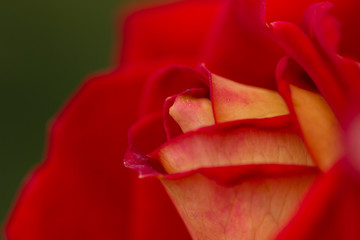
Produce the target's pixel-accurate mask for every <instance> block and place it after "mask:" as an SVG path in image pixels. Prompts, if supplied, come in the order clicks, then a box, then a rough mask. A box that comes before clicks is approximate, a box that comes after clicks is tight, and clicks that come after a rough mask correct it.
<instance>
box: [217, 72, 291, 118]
mask: <svg viewBox="0 0 360 240" xmlns="http://www.w3.org/2000/svg"><path fill="white" fill-rule="evenodd" d="M211 76H212V79H211V100H212V103H213V107H214V114H215V120H216V122H226V121H233V120H239V119H249V118H268V117H274V116H280V115H285V114H288V113H289V111H288V109H287V107H286V104H285V102H284V101H283V99H282V98H281V96H280V95H279V94H278V93H277V92H275V91H272V90H269V89H264V88H258V87H253V86H248V85H245V84H240V83H237V82H234V81H231V80H229V79H226V78H223V77H220V76H218V75H215V74H212V75H211Z"/></svg>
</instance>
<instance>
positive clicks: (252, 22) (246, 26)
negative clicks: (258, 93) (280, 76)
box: [204, 0, 283, 89]
mask: <svg viewBox="0 0 360 240" xmlns="http://www.w3.org/2000/svg"><path fill="white" fill-rule="evenodd" d="M220 10H221V11H220V12H219V14H218V16H217V19H215V20H216V21H215V22H214V26H213V28H212V32H211V33H212V34H211V35H210V36H209V38H208V39H207V41H208V42H207V43H206V44H207V45H205V47H206V48H205V52H204V62H205V63H206V66H207V67H208V68H209V69H210V71H211V72H213V73H215V74H217V75H220V76H223V77H225V78H228V79H231V80H234V81H237V82H241V83H245V84H248V85H254V86H259V87H264V88H270V89H276V83H275V78H274V69H275V66H276V63H277V61H278V60H279V58H280V57H281V55H282V54H283V51H282V50H281V49H280V48H279V47H278V46H277V44H276V43H275V42H274V41H273V38H272V36H271V34H270V33H269V31H268V29H267V28H266V26H265V19H264V14H265V1H264V0H244V1H236V0H230V1H224V4H223V6H222V8H221V9H220ZM259 69H261V71H259Z"/></svg>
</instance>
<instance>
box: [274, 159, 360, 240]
mask: <svg viewBox="0 0 360 240" xmlns="http://www.w3.org/2000/svg"><path fill="white" fill-rule="evenodd" d="M359 202H360V179H359V172H355V171H354V169H353V166H350V165H349V164H348V162H347V160H345V161H341V162H340V163H338V164H337V165H335V166H334V167H333V168H332V169H331V170H330V171H329V172H328V173H326V174H324V175H323V176H322V177H321V178H320V179H319V180H318V181H317V182H316V183H315V185H314V186H313V187H312V188H311V189H310V191H309V192H308V194H307V196H306V198H305V200H304V202H303V203H302V205H301V207H300V209H299V210H298V212H297V214H296V216H295V217H294V218H293V219H292V220H291V222H290V223H289V224H288V225H287V226H286V227H285V228H284V230H283V231H282V232H281V233H280V234H279V236H278V237H277V239H278V240H282V239H284V240H287V239H294V240H303V239H308V240H317V239H329V240H335V239H343V240H353V239H360V229H359V221H360V205H359Z"/></svg>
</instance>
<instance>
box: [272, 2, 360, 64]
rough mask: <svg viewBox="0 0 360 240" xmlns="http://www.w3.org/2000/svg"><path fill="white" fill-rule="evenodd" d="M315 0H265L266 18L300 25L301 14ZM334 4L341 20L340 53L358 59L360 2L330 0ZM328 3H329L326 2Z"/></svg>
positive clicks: (334, 12) (335, 14)
mask: <svg viewBox="0 0 360 240" xmlns="http://www.w3.org/2000/svg"><path fill="white" fill-rule="evenodd" d="M317 2H319V1H316V0H296V1H283V0H267V1H266V20H267V22H273V21H289V22H292V23H294V24H296V25H298V26H301V24H302V20H303V14H304V12H305V11H306V9H308V7H309V6H310V5H312V4H313V3H317ZM330 2H332V3H333V4H334V10H333V14H334V16H335V17H336V18H337V19H339V20H340V22H341V32H342V36H341V41H340V44H339V48H340V49H339V51H340V54H341V55H343V56H346V57H350V58H352V59H354V58H355V59H356V60H358V61H359V60H360V46H359V41H360V33H359V31H358V26H359V25H360V18H359V11H360V2H359V1H357V0H331V1H330ZM326 4H329V3H326Z"/></svg>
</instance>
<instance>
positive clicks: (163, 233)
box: [6, 66, 188, 240]
mask: <svg viewBox="0 0 360 240" xmlns="http://www.w3.org/2000/svg"><path fill="white" fill-rule="evenodd" d="M148 72H149V71H148V70H145V71H144V70H142V68H141V67H140V66H139V67H138V68H137V71H129V72H127V71H125V70H124V71H121V72H114V73H111V74H108V75H105V76H102V77H97V78H94V79H92V80H90V81H89V82H87V83H86V84H85V85H84V86H83V88H82V89H81V90H80V92H79V93H78V94H77V95H76V96H75V97H74V98H73V99H72V100H71V101H70V103H69V104H68V106H67V107H66V108H65V110H64V111H63V112H62V113H61V114H60V115H59V117H58V118H57V120H56V121H55V123H54V125H53V127H52V130H51V135H50V144H49V152H48V155H47V157H46V161H45V162H44V163H43V165H42V166H41V167H39V168H38V169H37V170H36V171H34V172H33V174H32V175H31V177H30V178H29V179H28V182H27V183H26V185H25V188H24V190H23V192H22V194H21V195H20V198H19V200H18V202H17V204H16V206H15V209H14V210H13V213H12V216H11V218H10V220H9V223H8V225H7V229H6V233H7V237H8V238H9V239H34V240H35V239H36V240H41V239H170V238H171V239H174V236H176V237H178V239H186V238H187V237H188V233H187V231H186V230H185V227H184V226H183V223H182V221H181V220H180V218H179V217H178V215H177V213H176V211H175V209H174V207H173V206H172V204H171V202H170V201H169V199H168V198H167V197H166V194H165V193H164V190H163V188H162V186H161V185H160V183H154V182H151V181H150V180H149V181H141V182H139V181H138V180H137V178H136V174H134V173H132V171H131V170H129V169H126V168H125V167H124V166H123V163H122V156H123V153H124V151H125V148H126V146H127V138H126V135H127V130H128V128H129V127H130V125H131V124H132V123H133V122H134V121H135V117H136V109H137V108H136V106H137V105H138V104H139V100H138V96H137V95H136V94H134V92H135V93H136V92H138V91H140V90H141V89H142V88H143V85H144V81H145V80H146V79H147V76H148V75H149V73H148ZM129 103H130V104H129ZM143 188H146V189H147V190H146V191H147V192H146V193H149V192H151V194H149V195H148V196H147V197H146V198H144V197H143V198H141V199H138V196H139V194H140V195H141V194H143V193H138V192H137V191H143ZM135 209H136V210H135ZM154 216H156V222H155V221H153V219H154ZM138 219H141V221H137V220H138ZM134 224H135V225H134ZM139 229H142V234H145V236H146V238H144V236H142V237H141V238H140V237H139V238H137V236H138V235H137V234H139V233H138V231H139Z"/></svg>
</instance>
